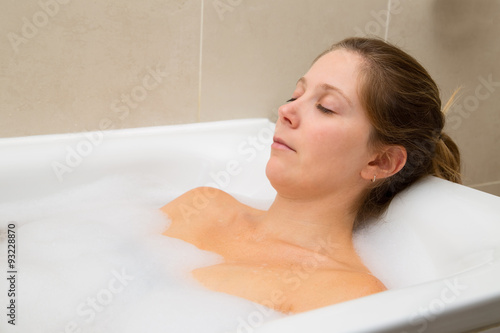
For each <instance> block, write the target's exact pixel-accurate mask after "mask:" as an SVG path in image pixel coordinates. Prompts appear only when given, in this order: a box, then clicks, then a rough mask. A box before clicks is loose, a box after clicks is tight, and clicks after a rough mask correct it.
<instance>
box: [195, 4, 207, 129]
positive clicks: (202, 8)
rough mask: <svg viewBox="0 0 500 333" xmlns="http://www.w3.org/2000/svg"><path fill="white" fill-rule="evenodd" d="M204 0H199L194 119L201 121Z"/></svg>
mask: <svg viewBox="0 0 500 333" xmlns="http://www.w3.org/2000/svg"><path fill="white" fill-rule="evenodd" d="M204 3H205V0H201V17H200V55H199V63H198V67H199V68H198V110H197V112H196V121H197V122H200V121H201V73H202V70H201V65H202V56H203V12H204Z"/></svg>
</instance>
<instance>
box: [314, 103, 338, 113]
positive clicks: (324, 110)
mask: <svg viewBox="0 0 500 333" xmlns="http://www.w3.org/2000/svg"><path fill="white" fill-rule="evenodd" d="M316 107H317V108H318V110H320V111H321V112H323V113H326V114H333V113H335V112H333V111H332V110H330V109H327V108H325V107H324V106H323V105H321V104H316Z"/></svg>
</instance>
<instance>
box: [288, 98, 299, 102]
mask: <svg viewBox="0 0 500 333" xmlns="http://www.w3.org/2000/svg"><path fill="white" fill-rule="evenodd" d="M295 100H297V99H296V98H290V99H289V100H288V101H286V102H287V103H290V102H293V101H295Z"/></svg>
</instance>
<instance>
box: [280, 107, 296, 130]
mask: <svg viewBox="0 0 500 333" xmlns="http://www.w3.org/2000/svg"><path fill="white" fill-rule="evenodd" d="M278 121H279V122H281V123H282V124H283V125H287V126H290V127H292V128H295V127H297V126H298V125H299V115H298V110H297V101H296V100H295V101H291V102H288V103H285V104H283V105H282V106H280V107H279V108H278Z"/></svg>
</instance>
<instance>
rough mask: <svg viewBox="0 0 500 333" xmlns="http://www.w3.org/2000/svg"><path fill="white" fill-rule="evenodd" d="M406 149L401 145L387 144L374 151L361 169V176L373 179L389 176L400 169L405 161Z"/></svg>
mask: <svg viewBox="0 0 500 333" xmlns="http://www.w3.org/2000/svg"><path fill="white" fill-rule="evenodd" d="M406 157H407V154H406V149H405V147H403V146H398V145H387V146H384V147H383V148H382V149H380V150H379V152H378V153H376V154H375V155H374V156H373V157H372V159H371V160H370V161H369V162H368V164H367V165H366V166H365V167H364V168H363V170H361V177H362V178H364V179H366V180H373V177H374V176H375V177H376V178H377V179H382V178H386V177H390V176H392V175H394V174H396V173H397V172H399V170H401V169H402V168H403V167H404V165H405V163H406Z"/></svg>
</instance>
